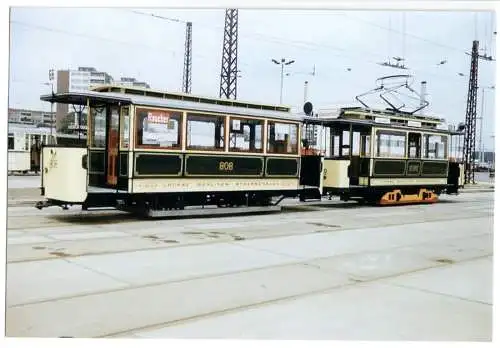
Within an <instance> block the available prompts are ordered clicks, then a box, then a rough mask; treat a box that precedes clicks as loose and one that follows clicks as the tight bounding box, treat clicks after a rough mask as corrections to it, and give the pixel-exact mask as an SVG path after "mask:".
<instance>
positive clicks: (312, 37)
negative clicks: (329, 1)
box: [9, 7, 496, 149]
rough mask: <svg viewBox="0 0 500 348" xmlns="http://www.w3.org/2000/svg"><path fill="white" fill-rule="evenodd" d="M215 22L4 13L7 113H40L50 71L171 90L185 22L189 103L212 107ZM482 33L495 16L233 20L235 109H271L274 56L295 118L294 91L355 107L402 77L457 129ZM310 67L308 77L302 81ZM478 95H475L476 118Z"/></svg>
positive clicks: (178, 82)
mask: <svg viewBox="0 0 500 348" xmlns="http://www.w3.org/2000/svg"><path fill="white" fill-rule="evenodd" d="M135 12H142V13H146V14H151V13H154V14H156V15H159V16H163V17H168V18H171V19H178V20H180V22H176V21H172V20H166V19H159V18H155V17H152V16H150V15H144V14H138V13H135ZM224 16H225V11H224V10H223V9H218V10H170V9H140V8H106V9H104V8H103V9H83V8H66V9H62V8H59V9H55V8H16V7H13V8H12V9H11V16H10V19H11V23H10V76H9V106H10V107H16V108H34V109H44V110H50V105H49V104H45V103H42V102H41V101H40V100H39V97H40V94H44V93H47V92H49V91H50V87H48V86H45V85H43V83H44V82H47V81H48V70H49V69H50V68H54V69H56V70H59V69H77V68H78V67H79V66H92V67H95V68H96V69H97V70H100V71H105V72H108V73H110V74H111V75H112V76H113V77H114V78H115V79H119V78H120V77H123V76H128V77H135V78H137V79H139V80H140V81H146V82H147V83H149V84H150V85H151V87H152V88H155V89H162V90H168V91H180V89H181V86H182V68H183V55H184V38H185V23H184V22H185V21H191V22H193V75H192V93H193V94H200V95H207V96H212V97H218V95H219V85H220V77H219V76H220V69H221V54H222V40H223V26H224ZM493 31H496V24H495V22H494V17H493V15H492V14H491V13H487V12H481V13H473V12H465V11H461V12H458V11H457V12H424V11H420V12H401V11H393V12H388V11H363V12H361V11H324V10H323V11H319V10H315V11H311V10H310V11H307V10H250V9H241V10H240V11H239V32H238V33H239V35H238V36H239V41H238V68H239V69H240V70H241V73H240V74H241V78H239V80H238V91H237V94H238V99H242V100H249V101H255V102H262V103H268V104H273V103H279V97H280V67H279V66H277V65H275V64H273V63H272V62H271V59H272V58H274V59H280V58H282V57H283V58H286V59H293V60H295V63H294V64H292V65H290V66H289V67H287V69H286V72H288V73H290V76H286V77H285V81H284V91H283V102H284V104H288V105H291V106H293V107H298V108H301V107H302V104H303V95H304V81H305V80H308V81H309V84H310V87H309V92H308V94H309V98H308V99H309V100H310V101H311V102H312V103H313V105H314V106H315V108H326V107H328V106H332V105H352V104H354V105H359V104H356V101H355V99H354V97H355V96H356V95H358V94H361V93H364V92H367V91H369V90H371V89H373V88H375V87H376V84H375V80H376V79H377V78H379V77H382V76H386V75H394V74H412V75H414V83H413V85H412V88H414V89H415V90H416V91H418V92H420V82H421V81H422V80H425V81H427V93H428V100H429V101H430V103H431V105H430V106H429V107H428V108H427V109H426V112H428V113H435V114H438V115H440V116H442V117H445V118H446V119H447V121H448V122H450V123H457V122H460V121H464V120H465V109H466V101H467V89H468V75H469V70H470V56H468V55H466V54H465V52H467V51H470V50H471V47H472V40H473V39H474V38H477V39H478V40H479V42H480V47H481V49H483V48H485V47H486V51H481V53H486V54H487V55H492V56H494V57H495V56H496V52H495V47H494V43H495V40H496V37H495V36H494V35H493ZM403 33H406V34H405V35H403ZM393 56H399V57H404V58H405V65H407V66H408V67H409V68H410V70H399V69H393V68H387V67H383V66H380V65H378V64H377V63H381V62H384V61H387V60H388V59H389V58H390V57H393ZM444 60H446V63H445V64H441V65H438V63H440V62H441V61H444ZM495 64H496V63H495V62H487V61H481V62H480V66H479V80H478V81H479V82H478V84H479V86H485V87H487V86H492V85H494V84H495V79H496V78H495ZM313 66H315V71H316V74H315V76H312V75H309V74H310V73H311V72H312V71H313ZM349 70H350V71H349ZM459 73H462V74H464V75H465V76H464V77H461V76H459ZM481 94H482V91H481V90H479V92H478V108H477V111H478V116H480V115H481V105H482V103H481ZM494 95H495V92H494V91H491V90H485V107H484V124H483V128H484V135H483V139H484V141H485V144H486V148H487V149H491V148H493V140H492V138H491V135H493V129H494V124H493V119H494V117H493V116H494V115H493V112H494ZM373 106H381V105H380V104H379V105H376V104H373ZM478 128H479V122H478Z"/></svg>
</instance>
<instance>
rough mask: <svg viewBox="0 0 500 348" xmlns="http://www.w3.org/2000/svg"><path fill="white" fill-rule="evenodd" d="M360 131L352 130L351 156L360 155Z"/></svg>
mask: <svg viewBox="0 0 500 348" xmlns="http://www.w3.org/2000/svg"><path fill="white" fill-rule="evenodd" d="M360 141H361V139H360V133H359V132H352V151H351V156H359V145H360Z"/></svg>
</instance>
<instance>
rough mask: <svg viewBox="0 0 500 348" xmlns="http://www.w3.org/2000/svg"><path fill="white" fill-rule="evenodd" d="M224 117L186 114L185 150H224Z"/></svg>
mask: <svg viewBox="0 0 500 348" xmlns="http://www.w3.org/2000/svg"><path fill="white" fill-rule="evenodd" d="M224 122H225V116H215V115H201V114H188V115H187V137H186V140H187V148H188V149H190V150H224V146H225V141H224V140H225V139H224V132H225V127H224Z"/></svg>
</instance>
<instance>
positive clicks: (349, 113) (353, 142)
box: [305, 107, 464, 205]
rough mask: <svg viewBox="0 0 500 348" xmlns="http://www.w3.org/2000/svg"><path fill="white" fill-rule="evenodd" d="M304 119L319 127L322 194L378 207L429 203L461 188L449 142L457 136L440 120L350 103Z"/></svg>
mask: <svg viewBox="0 0 500 348" xmlns="http://www.w3.org/2000/svg"><path fill="white" fill-rule="evenodd" d="M305 123H306V124H316V125H320V126H321V127H323V131H324V139H323V144H324V146H325V148H326V152H325V156H324V158H322V162H323V164H322V166H321V167H322V178H323V182H322V187H321V191H322V195H326V196H330V197H331V196H339V197H340V199H342V200H344V201H348V200H356V201H360V202H367V203H377V204H380V205H388V204H404V203H433V202H436V201H437V200H438V197H439V195H440V194H441V193H446V194H457V193H458V189H459V188H460V187H463V180H464V173H463V172H464V166H463V164H461V163H459V162H458V161H457V160H456V159H455V158H452V157H451V156H450V152H451V147H450V145H451V141H450V140H452V139H454V138H457V137H459V136H461V135H462V134H461V133H460V132H455V131H450V130H449V129H448V128H446V127H445V125H444V120H443V119H439V118H436V117H430V116H420V115H413V114H410V113H405V112H401V111H394V110H374V109H369V108H363V107H352V108H341V109H339V110H338V112H337V113H336V114H335V115H331V116H330V117H323V118H318V119H315V118H310V119H306V120H305ZM455 143H456V141H455ZM317 161H319V158H318V160H317Z"/></svg>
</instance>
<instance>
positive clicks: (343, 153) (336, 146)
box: [330, 124, 351, 159]
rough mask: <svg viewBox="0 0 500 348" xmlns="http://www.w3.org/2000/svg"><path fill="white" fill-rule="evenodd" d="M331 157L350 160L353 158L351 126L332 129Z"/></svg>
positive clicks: (342, 125) (338, 126) (332, 127)
mask: <svg viewBox="0 0 500 348" xmlns="http://www.w3.org/2000/svg"><path fill="white" fill-rule="evenodd" d="M330 149H331V150H330V156H331V157H332V158H335V159H349V158H350V156H351V125H350V124H347V125H345V124H339V125H335V126H331V127H330Z"/></svg>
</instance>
